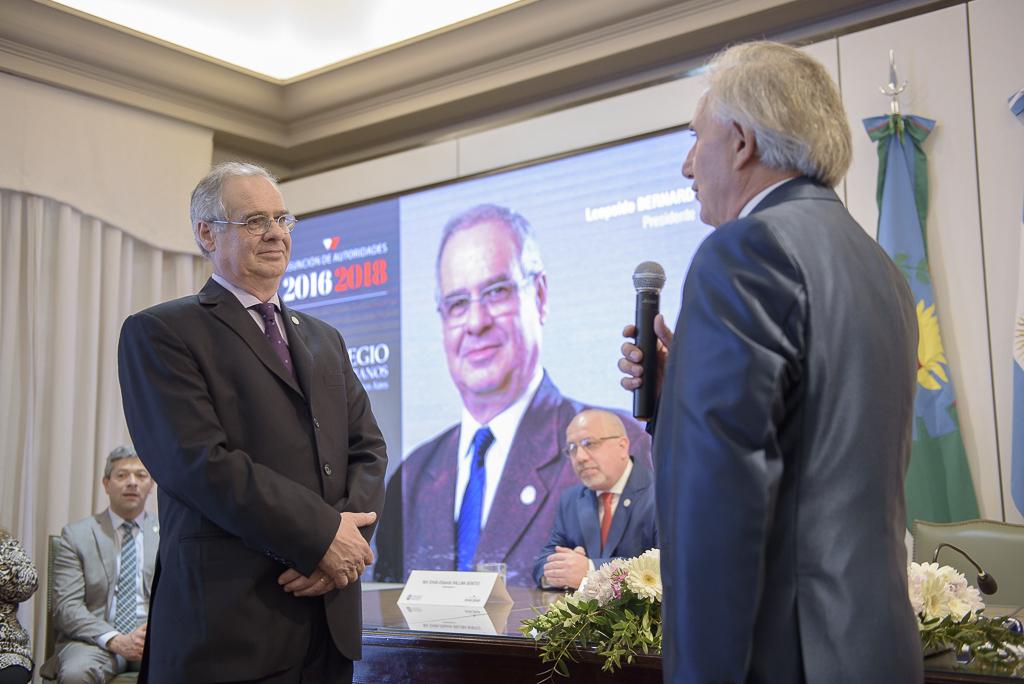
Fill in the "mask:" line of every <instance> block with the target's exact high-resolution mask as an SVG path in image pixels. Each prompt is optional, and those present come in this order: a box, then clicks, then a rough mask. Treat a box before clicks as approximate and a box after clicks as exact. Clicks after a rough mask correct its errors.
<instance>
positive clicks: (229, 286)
mask: <svg viewBox="0 0 1024 684" xmlns="http://www.w3.org/2000/svg"><path fill="white" fill-rule="evenodd" d="M212 277H213V279H214V280H216V281H217V282H218V283H220V285H221V286H222V287H223V288H224V289H225V290H227V291H228V292H230V293H231V294H233V295H235V298H236V299H237V300H238V301H239V302H240V303H241V304H242V306H243V307H245V308H246V309H251V308H252V307H254V306H256V305H257V304H262V303H263V302H261V301H260V298H259V297H257V296H256V295H254V294H252V293H250V292H246V291H245V290H243V289H242V288H240V287H238V286H237V285H235V284H234V283H232V282H231V281H230V280H228V279H227V278H225V277H223V276H219V275H217V274H216V273H214V274H213V275H212ZM268 303H269V304H273V305H274V308H275V309H276V310H277V311H280V310H281V298H280V297H278V296H277V293H276V292H275V293H274V296H273V297H271V298H270V301H269V302H268Z"/></svg>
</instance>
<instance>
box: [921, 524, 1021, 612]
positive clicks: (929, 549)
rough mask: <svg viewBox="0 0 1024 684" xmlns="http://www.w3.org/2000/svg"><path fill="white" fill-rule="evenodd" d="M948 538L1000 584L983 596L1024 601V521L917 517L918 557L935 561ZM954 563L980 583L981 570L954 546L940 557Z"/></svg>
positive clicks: (945, 562)
mask: <svg viewBox="0 0 1024 684" xmlns="http://www.w3.org/2000/svg"><path fill="white" fill-rule="evenodd" d="M942 542H946V543H947V544H953V545H954V546H957V547H959V548H961V549H963V550H964V551H965V552H967V553H969V554H970V555H971V557H972V558H973V559H974V560H975V562H976V563H978V565H980V566H981V567H982V568H983V569H984V570H985V572H987V573H989V574H991V575H992V577H994V578H995V580H996V582H997V583H998V584H999V588H998V589H997V590H996V593H994V594H992V595H991V596H985V595H984V594H982V597H981V598H982V600H983V601H985V603H986V604H992V605H993V606H996V605H1000V606H1013V607H1014V608H1016V607H1017V606H1020V605H1022V604H1024V525H1015V524H1013V523H1004V522H999V521H996V520H966V521H964V522H957V523H930V522H924V521H922V520H915V521H914V561H916V562H918V563H931V562H932V554H933V553H935V548H936V547H937V546H938V545H939V544H941V543H942ZM937 562H938V563H939V564H940V565H951V566H953V567H954V568H956V569H957V570H958V571H959V572H962V573H963V574H964V577H966V578H967V581H968V582H969V583H970V584H972V585H975V586H977V577H978V571H977V570H976V569H975V568H974V566H973V565H971V563H970V561H968V560H967V559H966V558H964V557H963V556H961V555H960V554H959V553H957V552H956V551H954V550H953V549H949V548H943V549H942V550H941V551H940V552H939V557H938V561H937Z"/></svg>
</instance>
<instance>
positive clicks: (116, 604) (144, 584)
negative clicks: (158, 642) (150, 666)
mask: <svg viewBox="0 0 1024 684" xmlns="http://www.w3.org/2000/svg"><path fill="white" fill-rule="evenodd" d="M103 488H104V489H105V490H106V492H107V496H108V497H110V508H108V509H106V510H104V511H102V512H100V513H97V514H96V515H92V516H89V517H88V518H86V519H85V520H79V521H78V522H76V523H72V524H70V525H68V526H66V527H65V528H64V531H63V532H62V533H61V539H60V550H59V551H58V552H57V558H56V559H55V561H54V565H53V621H54V624H55V625H56V626H57V630H58V635H57V648H56V653H55V654H54V656H53V657H52V658H50V659H49V660H48V661H47V662H46V663H44V664H43V667H42V668H40V670H39V674H40V675H41V676H42V677H43V678H44V679H54V678H56V679H57V681H58V682H60V683H61V684H65V683H68V684H72V683H74V684H78V683H79V682H81V683H83V684H86V683H88V684H103V682H107V681H110V680H111V679H113V678H114V677H115V676H117V675H118V674H119V673H121V672H124V671H126V670H138V669H139V661H141V660H142V647H143V643H144V641H145V638H146V624H147V615H148V613H149V592H150V589H151V588H152V585H153V570H154V568H155V566H156V549H157V546H158V545H159V542H160V538H159V535H158V532H157V531H158V529H159V527H158V525H157V517H156V516H155V515H149V514H147V513H146V510H145V509H146V498H147V497H148V496H149V492H150V491H151V490H152V489H153V479H152V478H151V477H150V476H149V472H148V471H147V470H146V467H145V466H144V465H142V461H140V460H139V457H138V455H137V454H136V453H135V448H134V447H133V446H132V445H131V444H127V445H125V446H119V447H117V448H116V449H114V450H113V451H112V452H110V455H109V456H108V457H107V464H106V467H105V468H104V470H103Z"/></svg>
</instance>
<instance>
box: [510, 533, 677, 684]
mask: <svg viewBox="0 0 1024 684" xmlns="http://www.w3.org/2000/svg"><path fill="white" fill-rule="evenodd" d="M533 612H534V613H535V614H536V615H537V617H535V618H532V619H529V620H523V625H522V627H520V628H519V631H520V632H522V633H524V634H528V635H532V636H533V637H534V639H535V640H537V641H538V642H539V641H540V640H541V639H542V638H543V639H545V642H544V643H543V644H541V646H540V648H541V660H542V661H543V662H545V663H552V665H551V669H550V670H547V671H545V672H544V673H542V674H545V675H547V678H548V679H551V678H553V675H555V674H556V673H557V674H560V675H563V676H566V677H568V676H569V668H568V665H567V662H566V661H568V660H573V661H575V660H576V658H575V657H574V656H573V652H574V651H575V652H577V653H578V652H579V649H580V648H588V647H590V646H594V647H595V652H596V653H597V655H598V656H602V657H604V659H605V661H604V665H603V666H602V668H601V669H602V670H605V671H608V672H612V671H614V670H615V668H616V667H619V668H621V667H622V659H623V658H625V660H626V662H627V663H632V662H633V658H634V657H635V656H637V655H638V654H639V653H640V652H643V653H644V654H650V653H661V553H660V552H659V551H658V549H651V550H650V551H647V552H646V553H644V554H643V555H641V556H637V557H636V558H631V559H629V560H622V559H618V558H617V559H615V560H613V561H611V562H610V563H607V564H605V565H603V566H602V567H600V568H598V569H597V570H593V571H591V572H589V573H587V577H586V579H584V580H583V583H582V584H581V585H580V588H579V589H578V590H577V591H576V592H575V593H573V594H570V595H568V596H565V597H563V598H560V599H558V600H557V601H555V602H554V603H552V604H551V605H550V606H549V607H548V610H547V612H545V613H542V612H541V611H539V610H538V609H536V608H534V609H533Z"/></svg>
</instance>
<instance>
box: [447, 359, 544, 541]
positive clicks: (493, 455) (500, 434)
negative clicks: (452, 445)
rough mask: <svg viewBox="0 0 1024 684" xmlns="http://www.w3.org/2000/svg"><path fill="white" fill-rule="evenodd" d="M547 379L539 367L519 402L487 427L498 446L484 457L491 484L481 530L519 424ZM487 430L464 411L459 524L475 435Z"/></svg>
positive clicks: (457, 495) (457, 485)
mask: <svg viewBox="0 0 1024 684" xmlns="http://www.w3.org/2000/svg"><path fill="white" fill-rule="evenodd" d="M543 379H544V369H542V368H541V367H540V365H539V364H538V366H537V370H536V371H534V373H533V378H531V379H530V384H529V385H528V386H527V388H526V391H525V392H523V393H522V395H521V396H520V397H519V398H518V399H516V401H515V403H514V404H512V405H511V406H509V407H508V408H507V409H505V410H504V411H502V412H501V413H499V414H498V415H496V416H495V417H494V418H492V419H491V422H490V423H488V424H487V427H489V428H490V429H491V434H493V435H494V443H493V444H491V447H490V448H489V449H488V450H487V455H486V456H485V457H484V468H485V469H486V470H487V484H486V487H485V488H484V501H483V511H482V512H481V516H480V529H483V528H484V526H486V525H487V515H488V514H489V513H490V512H491V503H492V502H493V501H494V495H495V493H496V492H497V491H498V481H499V480H501V473H502V471H504V470H505V461H507V460H508V452H509V449H511V448H512V440H514V439H515V437H516V431H517V430H518V429H519V422H520V421H521V420H522V419H523V414H524V413H526V408H527V407H528V406H529V405H530V402H531V401H533V395H534V394H536V393H537V388H538V387H540V382H541V380H543ZM482 427H484V426H483V425H481V424H480V423H478V422H477V420H476V418H474V417H473V416H472V415H471V414H470V413H469V411H467V410H466V408H465V407H463V408H462V432H461V434H460V435H459V472H458V479H457V480H456V483H455V521H456V522H458V520H459V509H460V508H462V495H463V494H465V492H466V485H468V484H469V471H470V467H471V466H472V460H473V455H472V448H473V435H475V434H476V431H477V430H479V429H480V428H482Z"/></svg>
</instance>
